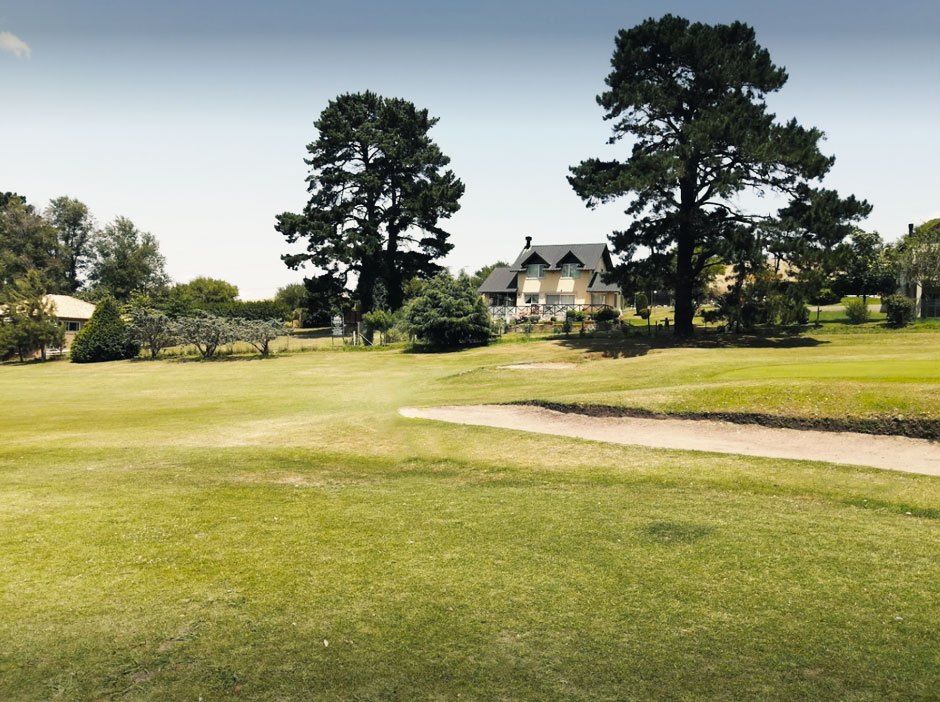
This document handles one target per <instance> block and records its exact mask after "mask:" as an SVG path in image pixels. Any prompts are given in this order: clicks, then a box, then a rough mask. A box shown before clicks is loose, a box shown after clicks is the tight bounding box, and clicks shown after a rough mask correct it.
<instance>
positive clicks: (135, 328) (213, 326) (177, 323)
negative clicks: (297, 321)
mask: <svg viewBox="0 0 940 702" xmlns="http://www.w3.org/2000/svg"><path fill="white" fill-rule="evenodd" d="M125 318H126V319H125ZM284 332H285V328H284V324H283V322H281V321H278V320H276V319H244V318H231V317H221V316H218V315H214V314H210V313H208V312H205V311H203V310H196V311H195V312H194V313H193V314H191V315H188V316H180V317H171V316H169V315H167V314H166V313H164V312H162V311H160V310H157V309H153V308H150V307H143V306H141V305H131V306H130V307H129V308H128V309H127V311H126V313H125V314H122V310H121V306H120V305H119V304H118V303H117V301H116V300H114V299H113V298H107V299H105V300H103V301H102V302H101V303H99V305H98V307H97V308H96V309H95V313H94V315H93V316H92V318H91V319H90V320H89V322H88V324H86V325H85V327H84V328H83V329H82V330H81V331H80V332H79V333H78V334H77V335H76V337H75V341H74V343H73V344H72V349H71V352H70V354H69V357H70V359H71V360H72V362H74V363H95V362H99V361H115V360H120V359H126V358H134V357H135V356H137V355H138V354H139V353H140V350H141V349H145V350H146V351H147V352H148V353H149V355H150V358H156V357H157V356H158V355H159V354H160V352H161V351H162V350H164V349H166V348H168V347H170V346H177V345H191V346H195V347H196V349H197V350H198V351H199V353H200V355H202V356H203V357H204V358H211V357H213V356H214V355H215V354H216V353H217V352H218V350H219V348H221V347H223V346H225V345H227V344H233V343H235V342H238V341H242V342H245V343H248V344H250V345H251V346H253V347H254V348H255V349H256V350H257V351H258V353H260V354H261V355H262V356H267V355H268V354H269V353H270V351H271V342H272V341H274V340H275V339H276V338H277V337H279V336H281V335H283V334H284Z"/></svg>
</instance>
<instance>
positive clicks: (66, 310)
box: [44, 295, 95, 351]
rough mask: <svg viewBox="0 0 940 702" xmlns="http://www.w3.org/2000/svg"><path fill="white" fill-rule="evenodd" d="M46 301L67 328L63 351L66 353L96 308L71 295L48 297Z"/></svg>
mask: <svg viewBox="0 0 940 702" xmlns="http://www.w3.org/2000/svg"><path fill="white" fill-rule="evenodd" d="M44 299H45V301H46V302H48V303H51V310H50V311H51V312H52V314H54V315H55V316H56V318H57V319H58V320H59V321H60V322H61V323H62V326H64V327H65V346H63V347H62V349H61V350H62V351H65V350H66V349H68V348H69V347H70V346H71V345H72V341H73V340H74V339H75V335H76V334H78V332H79V331H81V329H82V327H84V326H85V324H86V323H87V322H88V320H89V319H91V315H93V314H94V313H95V306H94V305H93V304H92V303H90V302H85V301H84V300H79V299H78V298H77V297H72V296H71V295H46V296H45V298H44Z"/></svg>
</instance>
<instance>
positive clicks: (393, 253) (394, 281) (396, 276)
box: [385, 228, 403, 312]
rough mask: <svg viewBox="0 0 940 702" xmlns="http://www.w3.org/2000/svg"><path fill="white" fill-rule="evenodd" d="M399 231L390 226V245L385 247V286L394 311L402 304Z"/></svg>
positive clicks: (389, 302)
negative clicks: (398, 262) (398, 261)
mask: <svg viewBox="0 0 940 702" xmlns="http://www.w3.org/2000/svg"><path fill="white" fill-rule="evenodd" d="M397 258H398V232H397V231H394V230H393V229H391V228H389V232H388V245H387V246H386V249H385V288H386V294H387V296H388V297H387V301H388V308H389V310H391V311H392V312H394V311H395V310H397V309H399V308H400V307H401V306H402V302H403V300H402V297H403V295H402V289H401V283H402V281H401V271H400V270H399V269H398V265H397Z"/></svg>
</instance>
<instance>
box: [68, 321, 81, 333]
mask: <svg viewBox="0 0 940 702" xmlns="http://www.w3.org/2000/svg"><path fill="white" fill-rule="evenodd" d="M81 328H82V323H81V322H66V323H65V331H67V332H77V331H79V330H80V329H81Z"/></svg>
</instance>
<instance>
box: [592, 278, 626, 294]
mask: <svg viewBox="0 0 940 702" xmlns="http://www.w3.org/2000/svg"><path fill="white" fill-rule="evenodd" d="M602 278H603V275H602V274H601V273H595V274H594V275H592V276H591V282H589V283H588V287H587V289H588V292H596V293H602V292H613V293H615V292H620V286H619V285H617V284H616V283H605V282H604V281H603V280H602Z"/></svg>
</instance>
